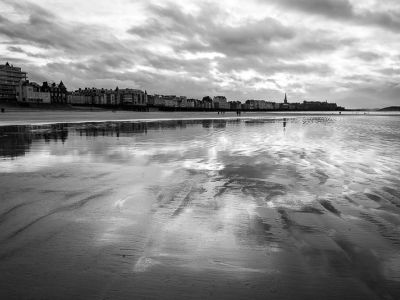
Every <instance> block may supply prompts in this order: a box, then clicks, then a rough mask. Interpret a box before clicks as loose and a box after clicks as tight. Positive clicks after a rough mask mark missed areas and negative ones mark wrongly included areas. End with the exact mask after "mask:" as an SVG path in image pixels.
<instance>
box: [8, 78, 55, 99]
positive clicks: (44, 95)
mask: <svg viewBox="0 0 400 300" xmlns="http://www.w3.org/2000/svg"><path fill="white" fill-rule="evenodd" d="M16 94H17V101H18V102H21V103H51V99H50V93H49V92H42V89H41V86H40V85H39V84H37V83H35V82H29V81H24V82H20V84H19V86H18V87H17V91H16Z"/></svg>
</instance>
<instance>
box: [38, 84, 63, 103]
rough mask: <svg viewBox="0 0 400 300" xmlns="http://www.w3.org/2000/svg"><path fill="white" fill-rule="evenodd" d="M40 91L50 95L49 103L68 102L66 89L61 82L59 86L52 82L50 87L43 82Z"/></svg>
mask: <svg viewBox="0 0 400 300" xmlns="http://www.w3.org/2000/svg"><path fill="white" fill-rule="evenodd" d="M40 89H41V91H42V92H49V93H50V101H51V103H67V101H68V92H67V88H66V87H65V85H64V83H63V82H62V81H60V83H59V84H56V83H54V82H53V83H52V84H51V85H49V84H48V83H47V81H45V82H43V84H42V86H41V88H40Z"/></svg>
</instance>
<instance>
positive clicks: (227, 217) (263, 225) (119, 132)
mask: <svg viewBox="0 0 400 300" xmlns="http://www.w3.org/2000/svg"><path fill="white" fill-rule="evenodd" d="M42 121H43V120H42ZM399 128H400V118H398V117H391V116H374V117H372V118H371V117H364V116H345V117H343V116H295V117H292V118H280V117H277V118H266V119H260V118H257V119H235V120H223V119H220V120H190V121H189V120H175V121H162V122H145V123H143V122H134V123H132V122H106V123H87V124H51V125H43V126H38V125H35V126H30V125H27V126H3V127H0V151H1V152H0V156H1V160H0V189H1V191H2V193H1V194H0V296H1V298H2V299H207V298H209V299H321V298H324V299H398V298H399V295H400V252H399V249H400V238H399V237H400V234H399V233H400V192H399V190H398V187H399V186H400V179H399V178H400V163H399V162H400V152H399V151H398V150H399V149H400V135H399V130H398V129H399Z"/></svg>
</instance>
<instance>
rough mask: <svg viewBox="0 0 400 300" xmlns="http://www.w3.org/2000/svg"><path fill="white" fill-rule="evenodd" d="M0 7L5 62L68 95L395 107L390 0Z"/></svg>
mask: <svg viewBox="0 0 400 300" xmlns="http://www.w3.org/2000/svg"><path fill="white" fill-rule="evenodd" d="M0 11H1V12H2V13H1V14H0V50H1V58H2V59H1V61H0V63H4V62H5V61H6V60H8V61H9V62H10V63H13V64H15V65H18V66H21V67H22V68H23V69H24V70H25V71H27V72H28V75H29V79H30V80H33V81H38V82H40V81H44V80H48V81H59V80H63V82H64V83H65V84H66V86H67V87H68V89H69V90H73V89H76V88H79V87H92V86H94V87H105V88H115V87H116V86H119V87H120V88H125V87H133V88H141V89H143V90H147V92H148V93H162V94H178V95H186V96H188V97H196V98H201V97H203V96H205V95H210V96H214V95H225V96H227V97H228V99H229V100H246V99H266V100H272V101H279V102H281V101H282V99H283V94H284V93H285V92H286V93H288V96H289V101H303V100H328V101H330V102H337V103H338V104H339V105H343V106H346V107H348V108H358V107H365V108H374V107H384V106H389V105H400V50H399V49H400V1H397V0H385V1H378V0H365V1H350V0H248V1H235V0H232V1H214V2H212V1H191V0H189V1H147V0H137V1H133V0H131V1H129V0H113V1H106V0H104V1H100V0H96V1H88V0H86V1H77V0H70V1H61V0H53V1H50V0H40V1H39V0H38V1H13V0H2V1H1V2H0Z"/></svg>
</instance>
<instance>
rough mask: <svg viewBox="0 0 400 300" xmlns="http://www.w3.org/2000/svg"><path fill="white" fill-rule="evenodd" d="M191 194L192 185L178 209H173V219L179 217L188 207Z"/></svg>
mask: <svg viewBox="0 0 400 300" xmlns="http://www.w3.org/2000/svg"><path fill="white" fill-rule="evenodd" d="M192 194H193V185H192V186H191V187H190V189H189V191H188V192H187V193H186V195H185V197H183V199H182V201H181V204H180V205H179V207H178V208H177V209H175V211H174V213H173V214H172V216H173V217H176V216H178V215H180V214H181V213H182V212H183V211H184V210H185V208H186V207H188V205H189V203H190V199H191V196H192Z"/></svg>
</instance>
